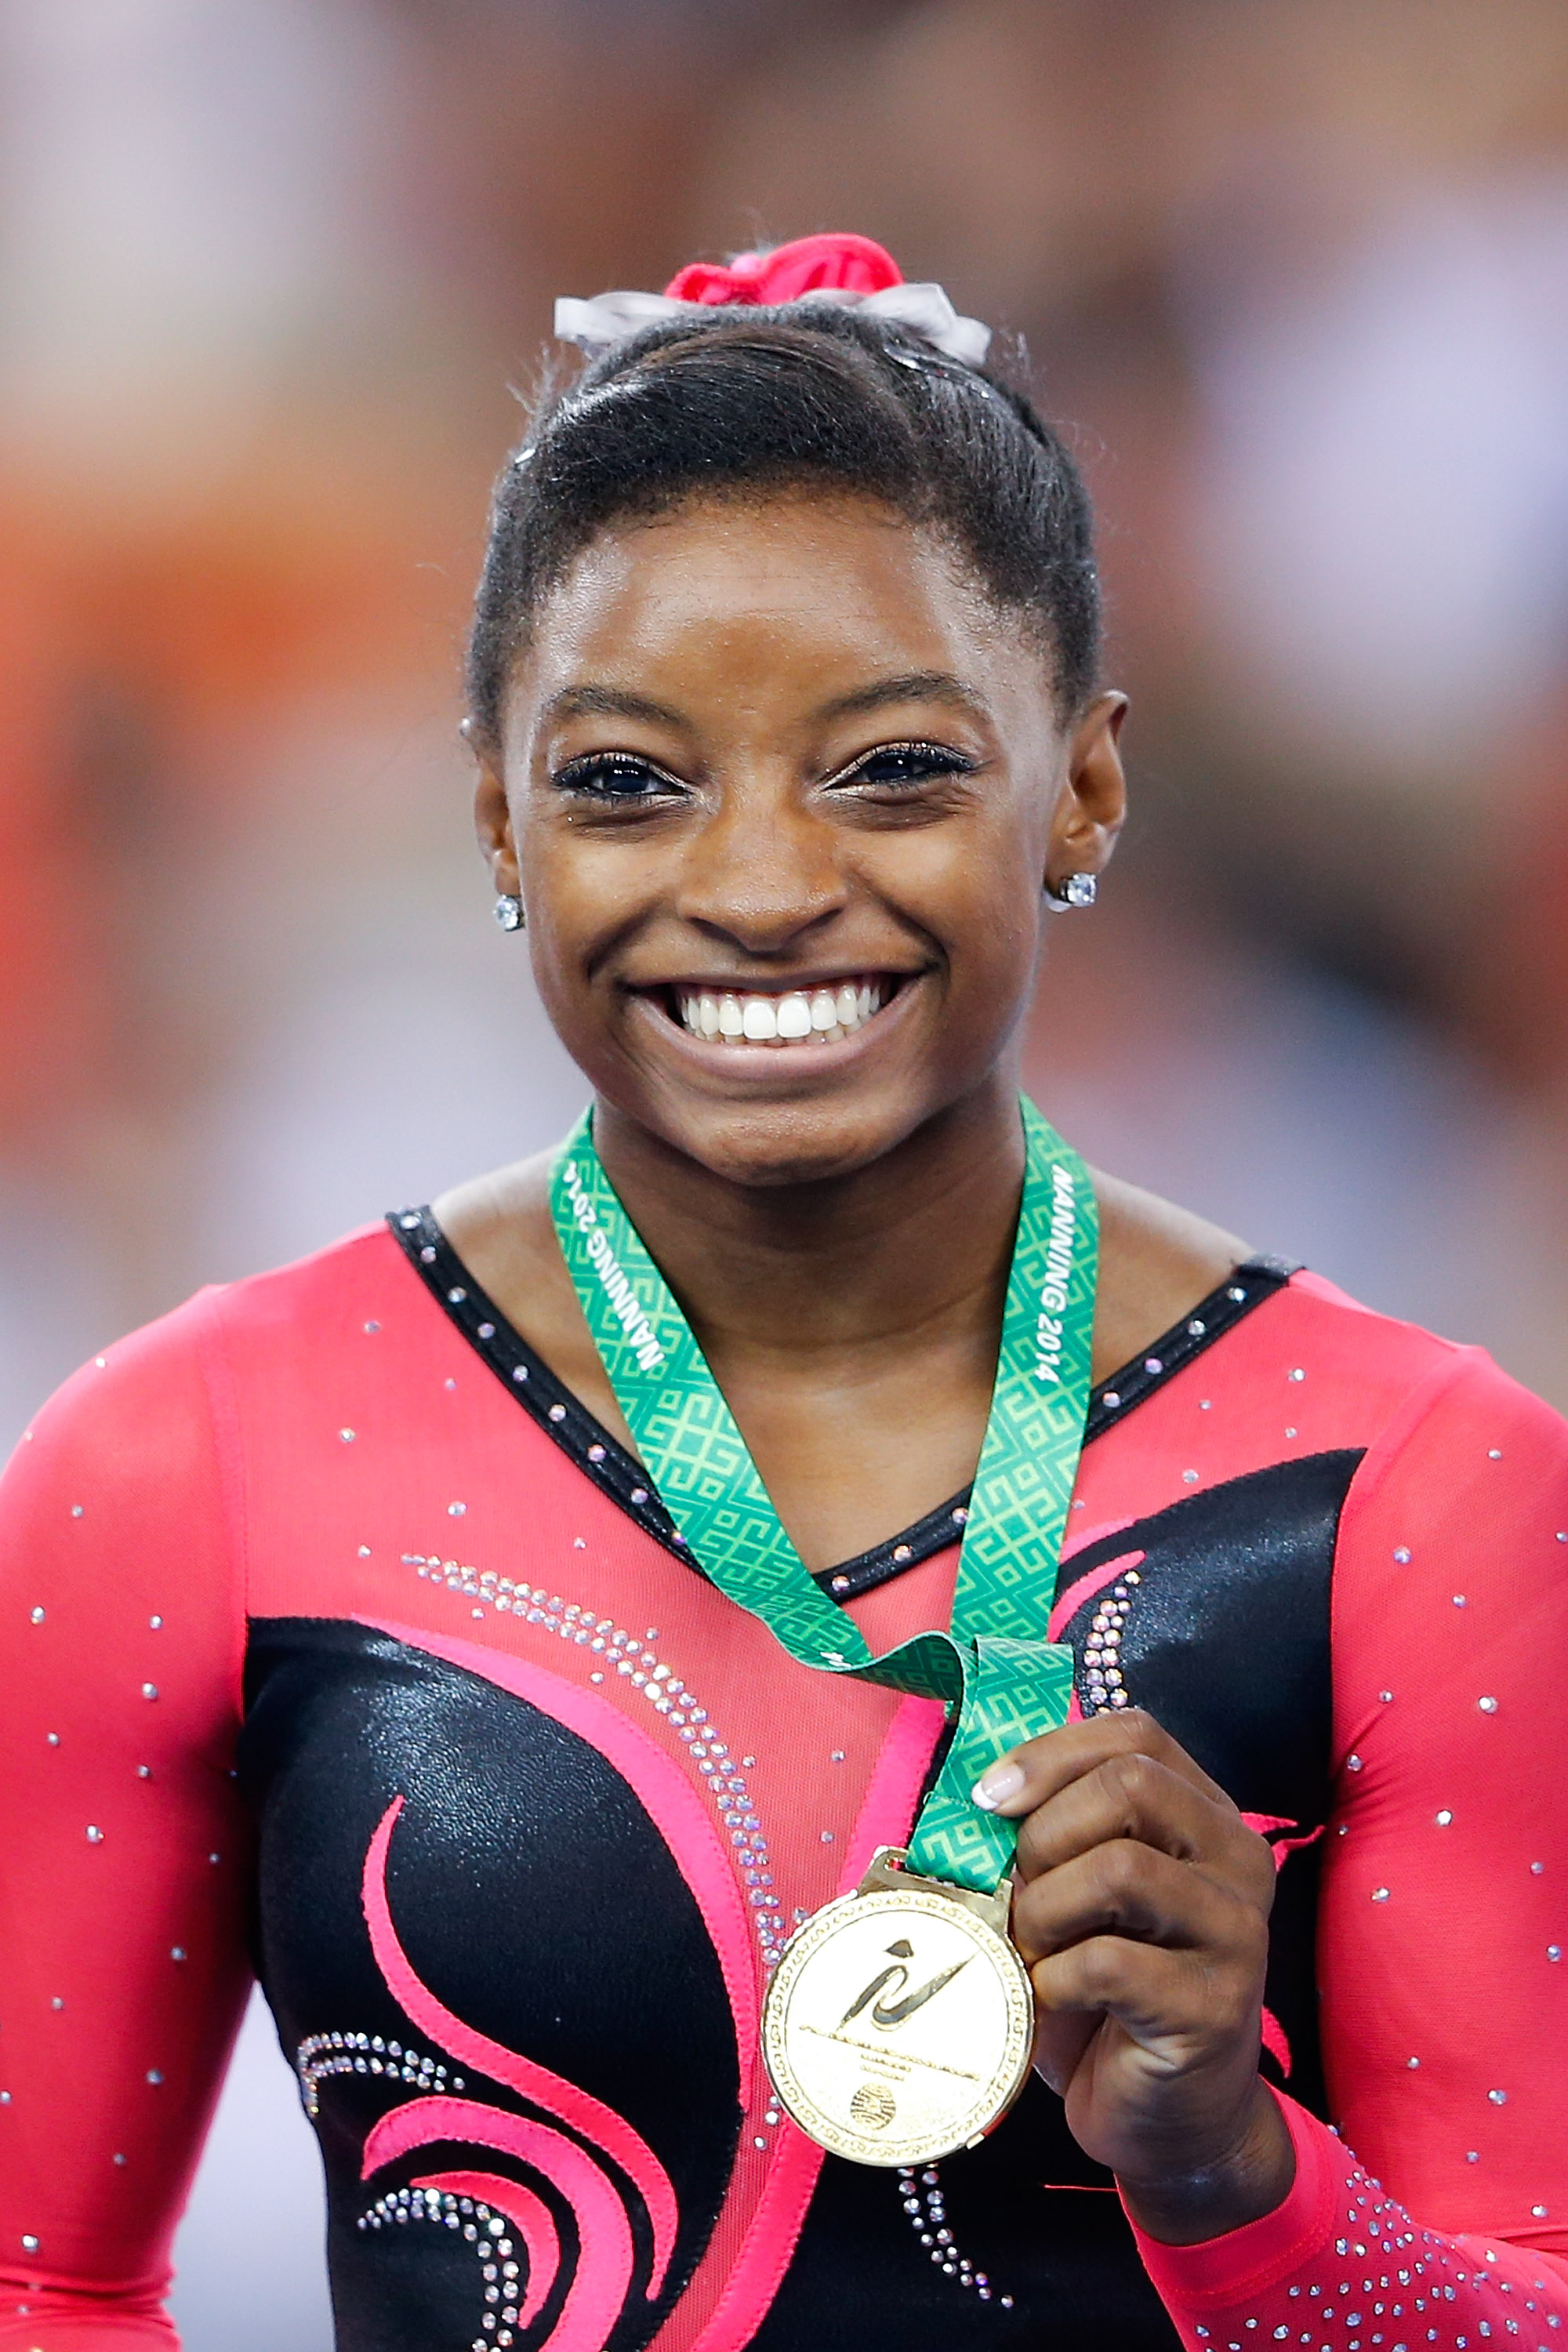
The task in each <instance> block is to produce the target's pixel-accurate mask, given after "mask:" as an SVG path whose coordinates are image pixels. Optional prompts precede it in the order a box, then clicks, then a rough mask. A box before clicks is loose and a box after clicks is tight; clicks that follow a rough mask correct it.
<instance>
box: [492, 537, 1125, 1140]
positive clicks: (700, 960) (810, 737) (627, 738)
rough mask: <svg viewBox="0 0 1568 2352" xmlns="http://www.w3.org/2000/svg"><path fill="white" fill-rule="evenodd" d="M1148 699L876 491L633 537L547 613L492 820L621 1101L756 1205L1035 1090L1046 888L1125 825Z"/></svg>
mask: <svg viewBox="0 0 1568 2352" xmlns="http://www.w3.org/2000/svg"><path fill="white" fill-rule="evenodd" d="M1121 708H1122V705H1121V698H1120V697H1119V696H1103V697H1101V698H1100V699H1099V700H1098V701H1097V702H1096V703H1095V704H1094V705H1093V706H1092V707H1091V708H1090V709H1089V711H1088V712H1087V713H1085V714H1083V715H1082V716H1081V717H1079V719H1077V720H1076V722H1075V723H1074V724H1072V725H1070V726H1068V727H1064V726H1063V724H1062V723H1061V719H1060V716H1059V713H1058V710H1057V708H1056V703H1055V698H1054V695H1053V691H1052V681H1051V677H1050V672H1049V667H1048V665H1047V661H1046V660H1045V658H1044V657H1043V656H1042V655H1041V653H1040V651H1039V649H1038V648H1037V646H1033V645H1032V644H1031V643H1030V642H1029V641H1028V638H1027V636H1026V631H1025V630H1024V628H1023V626H1022V625H1021V623H1020V622H1019V621H1018V620H1016V618H1013V617H1011V616H1008V615H1005V614H1000V613H999V612H998V610H997V608H996V606H995V605H994V603H993V602H991V601H990V600H989V599H987V597H986V596H985V595H984V593H983V591H982V590H981V589H980V588H979V586H978V585H977V584H976V583H974V582H973V581H972V580H970V579H969V578H968V577H966V576H965V573H964V572H963V569H962V567H961V566H960V565H959V564H958V563H957V562H955V560H954V559H953V558H952V556H951V555H950V554H948V553H947V552H946V551H945V550H944V549H943V548H942V545H941V544H940V543H939V542H937V541H934V540H932V539H931V538H928V537H927V536H926V535H925V534H923V533H921V532H919V531H917V530H912V529H911V528H910V525H909V523H908V522H907V521H905V520H903V519H902V518H901V517H899V516H897V515H893V514H890V513H889V512H888V511H886V510H885V509H881V508H880V507H878V506H875V505H872V504H870V503H868V502H867V501H865V500H862V499H854V498H839V497H832V498H830V497H827V496H826V495H812V494H810V493H808V492H805V491H795V492H786V493H781V494H780V495H779V496H777V497H775V498H773V499H767V500H765V501H763V502H760V503H756V504H751V503H748V504H744V505H742V504H741V503H739V502H713V503H704V504H700V505H689V506H686V507H683V508H680V509H677V510H676V511H675V512H674V513H673V514H670V515H668V516H663V517H660V518H658V520H653V521H633V522H627V523H626V524H624V525H622V526H621V527H619V528H616V529H614V530H608V531H605V532H604V533H602V534H601V535H600V537H599V538H598V539H596V540H595V541H594V542H593V544H592V545H591V546H590V547H589V548H588V549H587V550H586V551H584V554H583V555H582V556H581V557H579V559H578V560H577V562H575V564H574V566H573V568H572V570H571V572H569V574H568V576H567V578H566V579H565V580H564V582H563V583H562V585H561V586H560V587H559V588H558V589H557V590H556V591H555V592H554V593H553V594H552V596H551V597H550V598H549V600H548V601H547V603H546V604H545V605H544V607H543V609H542V612H541V613H540V614H538V616H537V619H536V622H535V625H534V627H533V630H532V633H531V639H530V643H529V646H528V648H527V650H526V651H525V653H524V654H523V656H521V660H520V662H519V664H518V667H517V670H516V673H515V676H514V678H513V680H512V684H511V688H510V698H509V702H508V707H507V719H506V730H505V741H504V745H503V746H502V747H501V756H500V760H499V761H495V762H489V761H482V762H481V765H482V773H481V778H480V782H479V801H478V816H479V833H480V839H481V843H482V844H483V845H484V847H485V849H486V852H487V855H488V856H489V859H490V863H491V867H492V871H493V873H494V877H495V881H496V887H497V888H498V889H499V890H521V895H522V897H523V898H524V900H525V902H526V905H527V909H528V924H529V938H530V941H531V950H532V956H533V967H534V972H535V976H536V978H537V981H538V984H539V987H540V991H541V993H542V996H543V999H544V1003H545V1005H546V1008H547V1010H548V1012H549V1013H550V1016H551V1019H552V1022H553V1023H554V1025H555V1027H556V1029H557V1031H558V1032H559V1034H560V1035H561V1037H562V1039H563V1043H564V1044H565V1045H566V1047H567V1049H568V1051H569V1052H570V1053H571V1054H572V1055H573V1057H574V1060H575V1061H576V1062H577V1063H578V1065H579V1066H580V1067H581V1068H582V1069H583V1070H584V1073H585V1074H586V1076H588V1078H589V1079H590V1081H591V1082H592V1084H593V1086H594V1087H595V1092H596V1093H597V1094H598V1095H599V1096H601V1097H603V1099H604V1100H605V1102H606V1103H608V1104H611V1105H613V1106H614V1107H615V1108H616V1111H618V1112H619V1113H620V1114H621V1115H622V1116H623V1117H625V1118H629V1119H631V1120H634V1121H636V1122H637V1124H638V1125H639V1126H641V1127H642V1128H644V1129H648V1130H650V1131H651V1132H652V1133H653V1134H654V1135H656V1136H658V1137H659V1138H660V1139H662V1140H663V1142H664V1143H665V1144H666V1145H667V1146H668V1147H670V1148H672V1149H673V1150H676V1151H678V1152H679V1153H682V1154H684V1155H686V1156H688V1157H689V1158H690V1159H692V1160H696V1161H698V1162H699V1163H700V1164H701V1165H702V1166H704V1167H706V1168H708V1169H710V1170H711V1171H713V1172H714V1173H715V1174H716V1175H719V1176H721V1177H723V1178H726V1179H728V1180H730V1181H736V1182H740V1183H743V1184H778V1183H793V1182H804V1181H809V1180H812V1179H816V1178H823V1177H833V1176H839V1175H844V1174H847V1173H849V1172H850V1171H854V1170H856V1169H858V1168H861V1167H863V1166H865V1165H867V1164H868V1162H870V1161H872V1160H877V1159H879V1158H880V1157H881V1156H882V1155H883V1154H884V1153H886V1152H888V1151H889V1150H893V1149H895V1148H896V1147H897V1146H898V1145H899V1144H900V1143H901V1142H902V1141H904V1140H905V1139H906V1138H908V1137H909V1136H910V1134H912V1133H913V1132H914V1131H915V1130H916V1129H919V1128H920V1127H921V1126H922V1125H923V1124H924V1123H925V1122H927V1121H929V1120H931V1119H932V1118H937V1117H939V1116H940V1115H942V1113H943V1112H945V1111H948V1110H950V1109H952V1108H954V1107H955V1106H957V1105H959V1104H960V1103H962V1102H963V1101H964V1100H965V1099H966V1098H968V1097H973V1095H974V1094H975V1093H976V1091H977V1090H984V1089H985V1088H987V1087H1005V1088H1006V1089H1007V1090H1008V1091H1011V1089H1012V1087H1014V1086H1015V1085H1016V1076H1015V1074H1014V1073H1013V1071H1012V1069H1011V1068H1010V1066H1009V1061H1010V1047H1011V1044H1012V1041H1013V1039H1014V1037H1015V1035H1016V1031H1017V1028H1018V1024H1019V1022H1020V1020H1021V1017H1022V1015H1023V1013H1024V1012H1025V1009H1026V1005H1027V1003H1028V999H1029V994H1030V991H1031V988H1032V985H1033V982H1034V977H1035V971H1036V966H1037V960H1038V956H1039V951H1040V944H1041V932H1042V927H1043V922H1044V919H1045V918H1044V912H1043V898H1042V887H1043V885H1044V883H1045V882H1046V880H1047V877H1049V878H1051V879H1054V880H1059V879H1060V877H1062V876H1063V875H1064V874H1066V873H1068V872H1089V871H1093V870H1097V869H1098V868H1099V867H1100V866H1102V865H1103V864H1104V862H1105V859H1106V857H1107V856H1109V854H1110V847H1111V845H1112V842H1113V841H1114V838H1115V834H1116V830H1117V827H1118V825H1119V824H1120V822H1121V798H1122V793H1121V769H1120V765H1119V762H1118V760H1117V755H1116V750H1115V736H1116V730H1117V726H1118V723H1119V721H1120V717H1121Z"/></svg>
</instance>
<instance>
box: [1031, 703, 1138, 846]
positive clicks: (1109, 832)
mask: <svg viewBox="0 0 1568 2352" xmlns="http://www.w3.org/2000/svg"><path fill="white" fill-rule="evenodd" d="M1126 716H1127V697H1126V696H1125V695H1124V694H1116V693H1106V694H1097V695H1096V697H1095V698H1094V700H1093V701H1092V702H1091V703H1090V704H1089V709H1087V710H1086V711H1085V712H1084V713H1083V716H1082V717H1081V718H1080V719H1079V720H1078V721H1077V723H1076V725H1075V726H1074V728H1073V731H1072V738H1071V741H1070V743H1069V746H1068V768H1067V775H1066V777H1065V778H1064V780H1063V783H1062V789H1061V793H1060V796H1059V797H1058V802H1057V806H1056V813H1055V814H1054V816H1053V817H1052V819H1051V835H1050V845H1049V849H1048V852H1047V870H1046V872H1045V873H1044V874H1043V875H1042V876H1041V877H1040V878H1041V881H1042V882H1053V883H1054V882H1057V881H1059V880H1060V878H1061V877H1063V876H1064V875H1067V874H1100V873H1102V872H1103V871H1104V869H1105V867H1106V866H1108V865H1109V864H1110V856H1111V852H1112V851H1113V850H1114V849H1115V847H1116V841H1117V835H1119V834H1120V833H1121V827H1122V824H1123V822H1124V821H1125V818H1126V815H1127V779H1126V776H1125V775H1124V774H1123V772H1122V768H1121V750H1120V748H1119V739H1120V737H1121V726H1122V721H1123V720H1124V719H1125V718H1126Z"/></svg>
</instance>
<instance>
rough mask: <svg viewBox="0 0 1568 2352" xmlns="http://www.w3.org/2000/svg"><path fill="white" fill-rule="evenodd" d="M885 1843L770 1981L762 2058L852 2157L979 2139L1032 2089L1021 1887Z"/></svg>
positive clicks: (783, 2095) (783, 2088)
mask: <svg viewBox="0 0 1568 2352" xmlns="http://www.w3.org/2000/svg"><path fill="white" fill-rule="evenodd" d="M908 1860H909V1857H908V1855H907V1854H905V1853H900V1851H899V1850H898V1849H897V1848H896V1847H892V1846H884V1847H883V1848H882V1849H881V1851H880V1852H879V1853H878V1855H877V1857H876V1859H875V1861H874V1862H873V1863H872V1864H871V1867H870V1869H869V1870H868V1872H867V1874H866V1876H865V1877H864V1879H863V1880H862V1881H861V1883H860V1885H859V1887H858V1891H857V1892H856V1893H855V1894H853V1895H845V1896H844V1897H843V1898H842V1899H841V1900H840V1901H839V1902H837V1903H829V1904H828V1905H826V1907H825V1908H824V1909H823V1910H821V1911H818V1912H816V1914H815V1915H814V1916H812V1917H811V1918H809V1919H808V1920H807V1921H806V1922H805V1926H804V1927H799V1928H797V1929H796V1931H795V1934H794V1936H792V1937H791V1938H790V1940H789V1942H788V1944H787V1945H786V1946H785V1947H784V1957H783V1958H782V1959H781V1960H780V1962H779V1965H778V1968H777V1969H776V1970H775V1971H774V1974H773V1980H772V1982H771V1983H770V1984H769V1986H768V1994H767V2000H766V2002H765V2004H764V2006H763V2057H764V2059H765V2060H766V2062H767V2069H768V2074H769V2075H770V2077H771V2078H772V2081H773V2088H774V2090H775V2091H776V2092H777V2093H778V2095H779V2097H780V2099H781V2100H782V2101H783V2102H784V2106H785V2107H786V2108H787V2109H788V2111H789V2113H790V2115H791V2116H793V2117H794V2119H795V2122H796V2123H797V2124H798V2125H799V2126H800V2127H801V2129H802V2130H803V2131H805V2132H807V2133H809V2134H810V2136H811V2137H812V2138H813V2139H815V2140H817V2141H819V2142H820V2144H821V2145H822V2146H823V2147H826V2148H828V2149H830V2150H831V2151H832V2153H833V2154H834V2155H835V2156H843V2157H847V2158H849V2160H850V2162H851V2163H852V2164H879V2165H917V2164H931V2163H934V2162H935V2160H936V2159H937V2158H938V2157H942V2156H951V2155H952V2153H953V2151H954V2150H955V2149H956V2148H961V2147H973V2146H974V2144H975V2142H976V2141H977V2140H981V2139H984V2137H985V2134H986V2133H987V2132H988V2131H990V2130H991V2129H992V2128H993V2127H994V2126H995V2125H996V2124H999V2123H1000V2122H1001V2120H1002V2118H1003V2116H1005V2114H1006V2112H1007V2110H1008V2108H1009V2107H1010V2106H1011V2105H1012V2104H1013V2102H1014V2100H1015V2099H1016V2097H1017V2095H1018V2094H1019V2092H1020V2091H1021V2090H1022V2089H1023V2087H1024V2084H1025V2083H1026V2081H1027V2080H1028V2074H1029V2060H1030V2056H1031V2053H1032V2052H1033V2049H1034V2042H1035V2004H1034V1997H1033V1995H1032V1993H1031V1991H1030V1989H1029V1979H1028V1975H1027V1973H1026V1969H1025V1967H1024V1963H1023V1961H1022V1960H1021V1959H1020V1958H1019V1957H1018V1955H1017V1952H1016V1950H1015V1949H1014V1947H1013V1945H1012V1943H1011V1942H1010V1941H1009V1939H1008V1936H1007V1913H1008V1908H1009V1902H1008V1897H1009V1895H1010V1894H1011V1888H1010V1887H1004V1888H1003V1889H1002V1890H1001V1891H1000V1892H999V1893H997V1894H995V1895H973V1894H970V1893H968V1892H967V1891H966V1890H964V1889H963V1888H959V1887H952V1886H946V1885H942V1883H941V1881H940V1880H936V1879H931V1878H921V1877H918V1876H917V1875H916V1874H914V1873H913V1872H911V1871H910V1870H909V1869H908V1868H907V1867H906V1866H905V1865H906V1864H907V1863H908Z"/></svg>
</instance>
